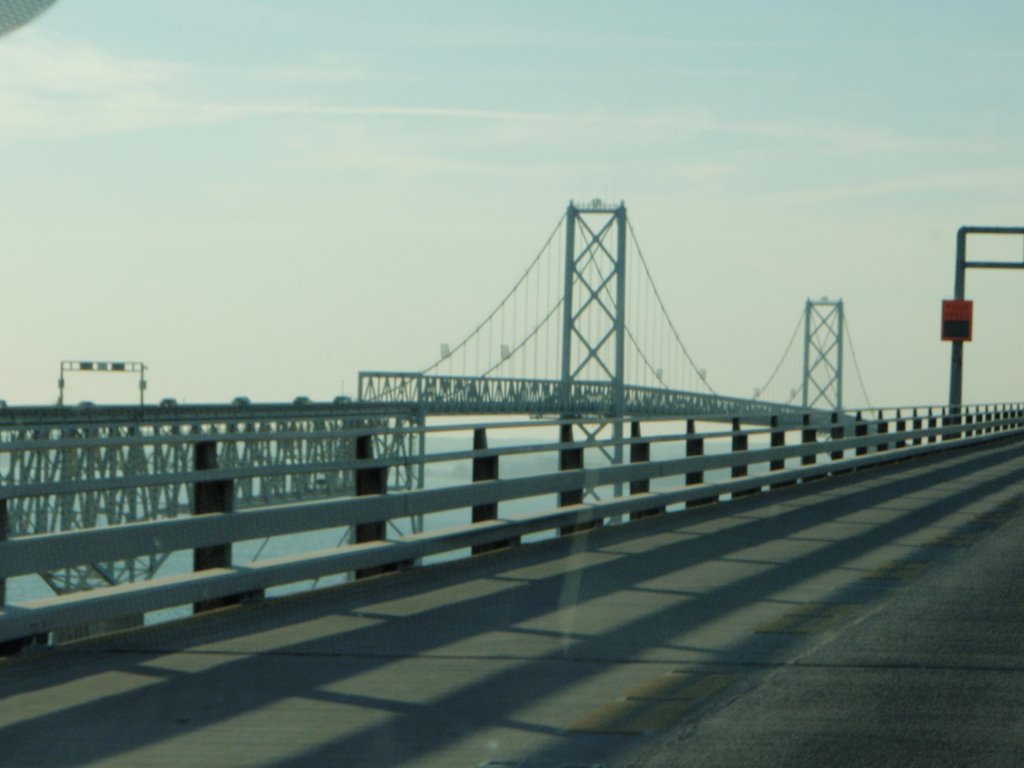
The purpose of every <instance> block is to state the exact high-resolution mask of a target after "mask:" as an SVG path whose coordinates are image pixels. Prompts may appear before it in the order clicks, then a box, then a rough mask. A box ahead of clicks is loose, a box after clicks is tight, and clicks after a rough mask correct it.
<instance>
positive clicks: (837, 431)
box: [829, 411, 846, 461]
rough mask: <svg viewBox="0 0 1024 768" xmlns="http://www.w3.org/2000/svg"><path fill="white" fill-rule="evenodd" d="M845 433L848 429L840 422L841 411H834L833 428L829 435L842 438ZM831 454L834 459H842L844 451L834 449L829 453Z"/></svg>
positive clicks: (833, 437) (838, 438)
mask: <svg viewBox="0 0 1024 768" xmlns="http://www.w3.org/2000/svg"><path fill="white" fill-rule="evenodd" d="M845 435H846V430H845V429H844V428H843V426H842V425H841V424H840V423H839V412H838V411H832V430H831V431H830V432H829V437H831V438H832V439H833V440H842V439H843V437H844V436H845ZM829 456H830V458H831V459H832V461H842V460H843V451H842V450H839V451H832V453H831V454H829Z"/></svg>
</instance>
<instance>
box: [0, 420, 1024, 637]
mask: <svg viewBox="0 0 1024 768" xmlns="http://www.w3.org/2000/svg"><path fill="white" fill-rule="evenodd" d="M874 415H875V418H871V419H867V418H865V414H863V413H862V414H859V416H858V414H846V415H845V417H843V415H841V414H834V415H833V417H832V419H831V425H830V426H829V427H827V428H822V427H819V426H815V425H814V424H812V423H811V420H810V418H807V419H806V420H805V423H804V424H803V425H801V427H799V428H797V429H788V428H786V427H785V426H781V425H779V423H778V421H777V420H776V423H775V424H774V425H773V426H771V427H769V428H753V429H743V428H741V425H740V421H739V419H736V420H735V421H734V422H733V424H732V429H728V430H720V429H719V430H717V431H703V432H701V431H697V427H698V426H700V425H699V424H698V423H696V422H694V421H692V420H691V421H688V422H687V423H686V431H685V432H678V431H674V430H678V429H679V422H678V421H675V422H672V421H647V422H640V421H632V422H630V423H629V427H630V428H629V429H626V430H625V431H626V433H627V434H629V435H630V436H629V437H628V438H625V439H623V440H622V445H623V447H624V449H626V451H628V455H629V463H625V464H622V465H609V464H607V462H604V461H602V460H601V458H600V457H601V453H600V449H601V448H603V447H607V445H608V444H609V443H611V442H612V440H587V439H584V440H577V439H576V435H577V434H579V433H582V434H587V433H589V434H593V430H586V429H580V427H583V426H584V425H588V424H589V425H593V424H594V423H595V421H594V420H573V419H563V420H552V421H537V420H534V421H530V422H518V423H515V424H507V423H506V424H494V423H491V424H474V425H457V426H443V427H435V428H426V429H424V428H422V427H419V428H417V429H413V428H407V427H400V428H396V429H395V431H396V432H399V433H402V434H412V433H413V432H414V431H416V432H421V433H428V434H433V435H435V436H436V435H441V434H444V433H445V432H455V431H462V432H465V431H467V430H469V431H472V439H473V442H472V445H473V448H472V449H471V450H470V449H467V450H460V451H448V452H441V453H437V454H434V455H429V454H428V455H424V456H421V457H417V458H415V461H418V462H421V463H423V464H427V463H438V464H452V465H457V466H462V467H465V468H466V469H469V468H471V470H472V481H471V482H466V483H457V484H454V485H451V486H449V487H442V488H426V489H422V490H409V491H403V492H398V493H389V492H387V474H388V471H389V469H390V468H391V467H392V466H394V463H395V461H394V459H393V458H388V457H383V458H382V457H380V456H379V455H377V456H376V457H375V453H374V446H375V445H378V444H379V435H376V434H373V433H372V430H367V429H366V428H361V429H359V430H357V431H356V432H354V433H353V439H354V446H355V456H354V458H352V459H345V460H343V461H339V462H334V463H332V464H330V468H331V469H332V470H336V471H342V470H350V471H352V472H353V474H354V485H355V494H356V495H355V496H354V497H348V498H326V499H319V500H306V501H300V502H296V503H289V504H276V505H264V506H258V507H254V508H251V509H248V510H236V509H235V504H234V498H235V495H234V484H235V483H237V482H242V481H245V480H246V479H247V478H250V477H251V476H252V473H253V469H252V468H246V467H238V466H230V467H224V466H218V464H217V458H218V455H223V453H224V451H225V449H231V448H233V447H234V445H235V444H236V443H237V442H238V441H243V440H245V439H247V437H248V436H247V435H245V434H241V433H238V432H228V431H226V432H219V433H209V434H196V435H194V436H193V437H194V438H195V439H194V442H192V443H188V446H189V451H190V452H191V454H192V460H191V466H190V467H189V468H188V469H187V470H184V471H183V470H181V469H180V468H172V469H171V470H170V471H166V472H161V471H156V470H153V471H150V472H149V473H148V474H147V475H144V476H131V477H124V476H121V477H115V476H110V477H97V478H92V479H88V480H78V481H73V482H68V483H62V484H55V485H46V484H45V483H44V484H38V483H37V484H31V483H29V484H25V485H18V484H5V485H4V486H3V487H2V488H0V598H2V595H3V588H2V585H3V583H4V580H5V579H10V578H14V577H19V576H22V575H27V574H34V573H39V572H41V571H52V570H58V569H63V568H74V567H80V566H83V565H87V564H90V563H97V562H104V561H111V560H125V559H131V558H135V557H141V556H151V555H153V554H154V553H162V554H166V553H170V552H174V551H180V550H190V551H191V552H192V553H193V570H192V571H191V572H189V573H183V574H177V575H169V576H162V577H156V578H152V579H149V580H146V581H140V582H135V583H129V584H119V585H112V586H105V587H99V588H95V589H90V590H86V591H80V592H73V593H67V594H61V595H56V596H54V597H49V598H45V599H39V600H29V601H25V602H20V603H15V604H8V605H5V606H3V610H2V611H0V648H2V649H5V650H7V651H11V650H16V649H17V648H20V647H21V646H23V645H24V644H26V643H28V642H30V641H33V640H38V639H40V638H45V637H46V636H47V635H48V634H49V633H54V632H58V631H69V630H77V629H78V628H81V627H83V626H86V625H94V626H95V625H98V624H100V623H102V622H110V621H118V620H125V619H128V620H129V621H136V622H137V623H139V622H141V617H142V616H143V615H144V614H147V613H150V612H154V611H159V610H162V609H166V608H171V607H176V606H183V605H192V606H194V607H195V610H197V611H203V610H208V609H210V608H214V607H219V606H223V605H228V604H232V603H237V602H239V601H240V600H243V599H245V598H246V597H253V596H261V595H263V594H264V591H265V590H267V589H268V588H271V587H274V586H278V585H284V584H290V583H293V582H298V581H302V580H306V579H318V578H321V577H324V576H328V575H334V574H341V573H352V574H354V575H355V576H356V577H357V578H359V577H365V576H369V575H374V574H377V573H382V572H385V571H388V570H395V569H398V568H404V567H411V566H413V565H414V564H415V563H416V562H417V561H418V560H420V559H422V558H425V557H428V556H431V555H439V554H443V553H451V552H453V551H454V550H460V549H465V548H472V552H473V553H474V554H478V553H482V552H485V551H488V550H491V549H495V548H500V547H507V546H510V545H514V544H517V543H519V542H520V541H521V540H522V537H524V536H527V535H529V534H534V533H538V532H553V533H555V534H558V535H567V534H571V533H575V532H578V531H580V530H585V529H587V528H589V527H593V526H595V525H599V524H601V523H602V522H603V521H606V520H615V519H619V518H622V517H623V516H628V518H629V519H630V520H635V519H639V518H643V517H647V516H651V515H656V514H662V513H664V512H665V511H666V510H668V509H669V508H670V507H672V508H674V509H673V511H674V510H675V509H679V508H683V509H685V508H691V507H693V506H696V505H703V504H707V503H709V502H714V501H719V500H723V499H726V498H732V497H737V496H740V495H746V494H751V493H761V492H767V491H770V490H772V489H774V488H778V487H781V486H785V485H792V484H795V483H800V482H805V481H807V480H810V479H815V478H819V477H822V476H826V475H830V474H837V473H842V472H848V471H852V470H857V469H862V468H865V467H868V466H872V465H876V464H879V463H884V462H889V461H893V460H900V459H905V458H911V457H916V456H921V455H925V454H928V453H932V452H935V451H941V450H946V449H949V448H957V447H964V446H971V445H976V444H979V443H982V442H985V441H989V440H993V439H1002V438H1006V437H1013V436H1020V435H1024V404H1015V405H987V406H969V407H964V408H962V409H959V410H958V411H957V412H950V411H949V410H947V409H942V408H936V407H933V408H916V409H915V408H906V409H886V410H883V411H878V412H874ZM501 430H515V431H522V430H547V431H548V432H550V431H552V430H556V431H557V439H556V440H554V441H551V440H547V441H545V442H536V441H534V442H530V441H528V440H527V441H525V442H522V443H521V444H518V445H503V446H496V447H488V435H489V434H490V435H491V436H493V435H495V434H496V433H499V432H500V431H501ZM652 430H653V432H652ZM644 432H647V433H648V434H647V435H646V436H644V435H643V433H644ZM533 434H536V433H533ZM136 437H137V436H135V435H130V434H125V435H120V436H118V437H117V438H116V439H117V440H120V441H128V442H131V441H133V440H135V439H136ZM180 437H181V435H165V436H163V437H161V438H159V439H160V440H165V441H167V442H168V443H173V444H175V445H181V444H182V443H181V440H180ZM65 439H66V440H72V441H73V440H77V439H82V440H93V439H95V438H94V437H82V438H65ZM652 449H654V451H655V452H662V453H666V454H669V455H668V456H667V457H665V458H657V457H656V456H654V455H653V454H652ZM670 449H671V450H670ZM673 451H674V452H675V454H681V453H685V455H672V454H673ZM528 454H548V455H549V456H551V457H552V458H554V457H557V460H558V467H559V469H558V470H557V471H553V472H546V473H540V474H534V475H530V476H525V477H515V478H502V476H501V473H500V472H499V462H500V460H501V459H503V458H506V459H512V458H513V457H515V456H522V455H528ZM585 454H586V455H587V456H590V457H592V458H593V459H595V460H596V462H595V463H593V464H592V465H591V464H588V463H587V462H585V460H584V458H585ZM467 465H468V466H467ZM285 469H286V470H287V471H289V472H319V471H322V470H323V469H324V465H323V464H321V463H306V464H301V463H300V464H289V465H288V466H287V467H286V468H283V469H282V471H285ZM716 470H717V471H719V472H720V474H723V475H724V474H726V473H728V478H726V479H721V480H718V481H715V482H711V481H710V479H709V480H707V481H706V479H705V477H706V473H708V472H713V471H716ZM654 481H658V482H660V483H661V484H662V485H667V486H668V487H667V488H665V489H663V490H658V491H652V490H651V483H652V482H654ZM168 483H183V484H188V485H189V486H190V487H191V489H192V493H191V498H192V508H191V510H190V514H184V515H178V516H175V517H169V518H166V519H151V520H144V521H139V522H127V523H124V524H120V525H103V524H98V525H97V526H95V527H91V528H85V529H82V530H69V531H59V532H53V533H46V534H38V535H15V536H13V537H11V538H7V539H6V540H4V539H5V537H6V532H7V530H8V526H7V520H6V518H7V517H8V510H9V509H10V505H11V504H12V503H13V502H15V501H17V500H18V499H21V498H24V496H25V495H27V494H46V495H50V496H53V495H60V494H71V495H75V494H79V495H80V494H82V493H102V492H109V491H110V490H111V489H123V488H126V487H133V486H135V487H137V489H141V488H144V487H146V486H148V485H158V486H159V485H166V484H168ZM615 488H623V489H627V490H626V493H625V495H621V496H610V495H609V492H610V491H611V490H612V489H615ZM588 489H589V490H593V489H598V490H599V491H601V492H603V493H605V495H606V498H603V499H599V498H593V497H588V494H587V491H588ZM523 499H531V500H532V502H533V503H532V506H533V509H532V511H530V512H529V513H524V514H507V513H502V514H499V511H500V510H501V505H503V504H507V503H510V502H515V501H518V500H523ZM453 510H466V511H467V512H468V511H469V510H471V511H472V514H471V517H470V516H469V515H467V518H468V519H466V520H465V522H464V523H463V524H461V525H457V526H455V527H450V528H447V529H445V530H437V531H419V532H413V533H410V534H407V535H402V536H399V537H397V538H392V539H388V538H386V536H387V533H388V526H389V523H391V522H392V521H394V520H396V519H399V518H409V517H412V516H429V515H433V514H437V513H443V512H451V511H453ZM339 526H350V527H351V530H352V532H353V536H352V537H351V540H350V542H349V543H347V544H345V545H343V546H340V547H337V548H331V549H321V550H316V551H309V552H302V553H297V554H291V555H286V556H280V557H273V558H267V559H264V560H258V561H254V562H248V563H245V562H236V561H235V560H233V558H232V545H233V544H235V543H238V542H243V541H249V540H254V539H261V538H265V537H272V536H281V535H288V534H294V533H302V532H309V531H318V530H325V529H336V528H337V527H339ZM0 604H2V599H0Z"/></svg>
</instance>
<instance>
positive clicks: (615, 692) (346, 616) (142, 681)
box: [0, 441, 1024, 768]
mask: <svg viewBox="0 0 1024 768" xmlns="http://www.w3.org/2000/svg"><path fill="white" fill-rule="evenodd" d="M1022 468H1024V443H1022V442H1020V441H1004V442H999V443H995V444H993V445H992V446H991V447H987V448H984V449H981V450H974V451H954V452H951V453H946V454H942V455H938V456H935V457H932V458H929V459H926V460H919V461H912V462H904V463H901V464H897V465H891V466H889V467H887V468H884V469H879V470H873V471H867V472H863V473H858V474H854V475H847V476H844V477H840V478H835V479H830V480H824V481H819V482H818V483H816V484H814V485H810V486H804V487H802V488H794V489H791V490H786V491H780V492H778V493H776V494H772V495H770V496H767V497H755V498H752V499H746V500H743V501H738V502H733V503H730V504H728V505H721V506H717V507H710V508H708V510H707V511H706V512H704V511H701V510H698V511H694V512H690V513H684V514H679V515H668V516H662V517H660V518H655V519H650V520H645V521H643V522H641V523H637V524H633V525H631V526H628V527H627V526H621V527H616V528H608V529H604V530H601V531H597V532H592V533H590V534H584V535H577V536H573V537H567V538H564V539H561V540H558V541H552V542H548V543H546V544H540V545H536V546H534V547H531V548H526V549H521V550H519V551H516V552H505V553H498V554H494V555H490V556H486V557H482V558H477V559H475V560H473V561H471V562H464V563H458V564H451V565H445V566H440V567H437V568H433V569H425V570H424V571H420V572H408V573H405V574H402V575H399V576H397V577H389V578H382V579H376V580H370V581H367V582H363V583H360V584H357V585H352V586H349V587H344V588H339V589H335V590H329V591H324V592H323V593H320V594H317V595H308V596H300V597H295V598H288V599H283V600H280V601H277V602H273V603H268V604H256V605H251V606H246V607H242V608H240V609H233V610H228V611H224V612H220V613H216V614H212V615H208V616H206V617H203V618H200V619H193V620H188V621H184V622H180V623H176V624H171V625H164V626H159V627H153V628H148V629H145V630H141V631H136V632H130V633H125V634H122V635H118V636H112V637H109V638H98V639H94V640H90V641H85V642H83V643H80V644H77V645H70V646H67V647H64V648H59V649H56V650H52V651H46V652H40V653H35V654H28V655H24V656H21V657H16V658H13V659H9V660H6V661H2V662H0V744H2V745H3V747H2V749H3V760H2V762H3V763H4V764H9V765H13V766H37V765H38V766H48V767H49V768H58V767H60V766H81V765H88V766H100V765H102V766H132V767H133V768H137V767H138V766H165V765H191V766H202V765H208V766H218V767H222V766H281V767H284V766H287V767H289V768H291V767H293V766H294V767H298V766H320V765H345V766H381V765H409V766H475V765H481V764H486V763H488V761H494V762H493V764H494V765H519V764H523V765H529V766H554V765H560V764H562V763H567V762H572V763H576V764H581V763H582V764H598V763H600V764H605V765H608V766H611V765H645V766H646V765H665V766H669V765H672V766H678V765H691V764H692V765H702V766H705V765H737V764H743V765H765V766H768V765H772V766H776V765H783V764H785V765H791V764H797V765H840V764H844V765H861V764H864V765H867V764H921V765H924V764H927V765H962V764H984V765H1016V764H1020V763H1021V757H1022V755H1024V732H1022V730H1021V725H1020V718H1019V714H1018V713H1019V712H1020V710H1021V706H1022V705H1024V676H1022V675H1021V672H1022V667H1021V650H1022V644H1024V640H1022V638H1024V609H1022V607H1021V605H1020V601H1019V584H1020V583H1021V577H1022V576H1024V573H1022V571H1024V566H1022V565H1021V560H1020V557H1019V553H1020V551H1021V546H1022V544H1024V515H1022V514H1021V509H1022V505H1024V501H1022V500H1024V475H1022V473H1021V469H1022ZM996 531H998V533H996ZM525 761H528V762H525Z"/></svg>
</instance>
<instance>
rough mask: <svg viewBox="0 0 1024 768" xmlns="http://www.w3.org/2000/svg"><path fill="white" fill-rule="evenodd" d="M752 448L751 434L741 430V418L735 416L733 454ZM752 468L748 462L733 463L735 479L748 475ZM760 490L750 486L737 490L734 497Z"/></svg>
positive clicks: (750, 494) (749, 494) (733, 421)
mask: <svg viewBox="0 0 1024 768" xmlns="http://www.w3.org/2000/svg"><path fill="white" fill-rule="evenodd" d="M749 448H750V436H749V435H747V433H746V432H742V431H741V427H740V420H739V419H738V418H734V419H733V420H732V452H733V454H737V453H745V452H746V451H747V450H749ZM749 470H750V467H749V465H747V464H733V467H732V476H733V479H736V478H740V477H746V476H747V474H748V472H749ZM757 492H758V489H757V488H748V489H747V490H745V491H736V492H735V493H734V494H733V495H732V496H733V498H734V499H740V498H743V497H744V496H753V495H754V494H755V493H757Z"/></svg>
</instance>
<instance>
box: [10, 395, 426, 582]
mask: <svg viewBox="0 0 1024 768" xmlns="http://www.w3.org/2000/svg"><path fill="white" fill-rule="evenodd" d="M422 424H423V417H422V415H421V414H420V412H419V411H417V410H416V409H411V408H407V407H404V406H400V407H394V406H391V407H385V408H381V407H379V406H371V407H367V406H364V405H361V404H358V403H344V404H307V405H280V406H276V405H271V406H266V405H245V406H174V407H171V408H161V407H146V408H141V407H140V408H129V407H120V406H115V407H107V406H97V407H92V408H87V409H86V408H64V407H56V408H20V407H14V408H2V409H0V487H3V488H15V487H18V486H32V485H35V486H39V485H46V484H59V483H74V482H81V481H98V480H103V479H112V478H124V477H144V476H151V475H162V474H166V475H174V474H182V473H187V472H189V471H191V470H192V468H193V463H194V459H195V448H194V446H195V443H196V442H197V441H199V440H215V441H217V442H218V444H219V450H218V456H217V461H218V466H219V467H222V468H225V469H233V468H246V469H251V468H260V467H266V468H268V469H271V468H273V469H274V470H278V469H279V468H280V467H282V466H284V467H287V466H290V465H296V466H297V465H302V464H306V465H309V464H321V465H323V464H343V463H347V462H350V461H351V460H353V459H354V458H355V450H354V438H353V437H352V436H351V433H352V431H353V430H358V429H365V428H373V429H374V431H375V432H379V433H380V434H382V435H384V437H382V438H380V439H379V440H378V442H379V445H377V446H375V454H376V455H378V456H380V457H382V458H387V459H389V460H390V461H391V466H392V467H393V469H392V472H391V478H390V479H391V487H392V488H400V489H402V490H409V489H412V488H415V487H422V464H418V463H416V462H415V461H414V459H415V458H416V457H417V456H418V455H419V453H420V452H421V451H422V448H423V445H422V439H421V438H419V437H418V436H417V434H416V433H415V429H413V431H408V430H405V431H403V429H402V428H409V427H412V428H415V427H417V426H422ZM419 434H420V435H421V434H422V433H419ZM354 485H355V483H354V476H353V470H351V469H348V468H346V469H339V470H337V471H327V472H319V473H316V474H315V475H310V474H309V473H308V472H295V473H287V472H286V473H282V474H278V473H276V471H275V472H274V473H268V474H267V475H266V476H259V475H257V476H254V477H244V478H240V479H238V480H236V481H235V483H234V491H235V509H236V510H244V509H247V508H252V507H257V506H264V505H267V504H274V503H282V502H288V501H303V500H308V499H315V498H326V497H331V496H345V495H350V494H351V493H352V492H353V490H354ZM192 509H193V486H192V485H191V484H190V483H185V482H178V483H169V484H166V485H140V486H139V487H137V488H120V489H117V488H115V489H108V490H102V491H89V490H83V491H77V492H72V493H61V494H53V495H49V496H27V497H17V496H13V495H12V496H10V497H9V498H8V499H7V516H8V526H9V531H8V535H9V536H12V537H14V536H25V535H32V534H40V533H56V532H60V531H71V530H79V529H84V528H95V527H104V526H110V525H121V524H124V523H133V522H141V521H146V520H155V519H160V518H169V517H175V516H178V515H182V514H190V513H191V510H192ZM410 524H411V532H416V531H418V530H420V529H421V528H422V522H421V521H419V520H411V521H410ZM166 559H167V555H166V554H160V555H152V556H143V557H136V558H132V559H130V560H125V561H118V562H109V563H93V564H90V565H87V566H81V567H78V568H72V569H65V570H62V571H59V572H52V573H51V572H48V573H42V574H40V576H42V578H43V579H44V580H45V581H46V582H47V583H48V584H49V586H50V587H51V588H52V589H53V590H54V591H55V592H56V593H58V594H62V593H66V592H73V591H78V590H82V589H90V588H94V587H98V586H104V585H110V584H119V583H123V582H128V581H135V580H138V579H146V578H151V577H152V576H153V575H154V574H155V573H156V572H157V570H158V569H159V568H160V567H161V565H162V564H163V563H164V562H165V560H166Z"/></svg>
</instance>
